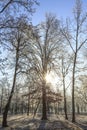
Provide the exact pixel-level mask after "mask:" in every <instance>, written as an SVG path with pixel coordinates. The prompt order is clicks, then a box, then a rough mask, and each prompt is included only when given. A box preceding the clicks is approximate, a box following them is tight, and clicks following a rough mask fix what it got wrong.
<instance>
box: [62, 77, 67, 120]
mask: <svg viewBox="0 0 87 130" xmlns="http://www.w3.org/2000/svg"><path fill="white" fill-rule="evenodd" d="M63 90H64V112H65V119H66V120H68V116H67V103H66V90H65V80H64V77H63Z"/></svg>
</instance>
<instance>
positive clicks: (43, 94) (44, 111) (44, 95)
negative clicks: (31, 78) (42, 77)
mask: <svg viewBox="0 0 87 130" xmlns="http://www.w3.org/2000/svg"><path fill="white" fill-rule="evenodd" d="M42 120H47V106H46V83H45V81H43V84H42Z"/></svg>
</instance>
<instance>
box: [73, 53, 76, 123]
mask: <svg viewBox="0 0 87 130" xmlns="http://www.w3.org/2000/svg"><path fill="white" fill-rule="evenodd" d="M76 57H77V52H76V53H75V58H74V63H73V75H72V122H75V98H74V91H75V90H74V88H75V67H76Z"/></svg>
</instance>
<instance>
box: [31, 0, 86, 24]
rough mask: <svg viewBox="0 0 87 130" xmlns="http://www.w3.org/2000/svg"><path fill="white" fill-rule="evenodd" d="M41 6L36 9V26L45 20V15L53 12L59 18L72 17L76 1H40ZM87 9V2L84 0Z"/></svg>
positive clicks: (34, 22)
mask: <svg viewBox="0 0 87 130" xmlns="http://www.w3.org/2000/svg"><path fill="white" fill-rule="evenodd" d="M38 1H39V2H40V6H38V7H36V13H35V14H34V15H33V17H32V22H33V24H34V25H36V24H38V23H40V22H41V21H43V20H44V16H45V14H46V13H47V12H48V13H49V12H52V13H54V14H56V16H57V17H59V18H64V19H65V18H67V17H69V16H72V12H73V7H74V5H75V0H38ZM82 2H83V4H85V6H86V7H87V0H82Z"/></svg>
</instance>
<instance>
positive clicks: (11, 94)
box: [2, 46, 19, 127]
mask: <svg viewBox="0 0 87 130" xmlns="http://www.w3.org/2000/svg"><path fill="white" fill-rule="evenodd" d="M18 51H19V46H18V48H17V50H16V64H15V72H14V78H13V85H12V89H11V93H10V96H9V98H8V102H7V104H6V106H5V108H4V112H3V120H2V127H7V126H8V125H7V115H8V111H9V108H10V104H11V99H12V96H13V93H14V88H15V83H16V75H17V73H16V72H17V66H18Z"/></svg>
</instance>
